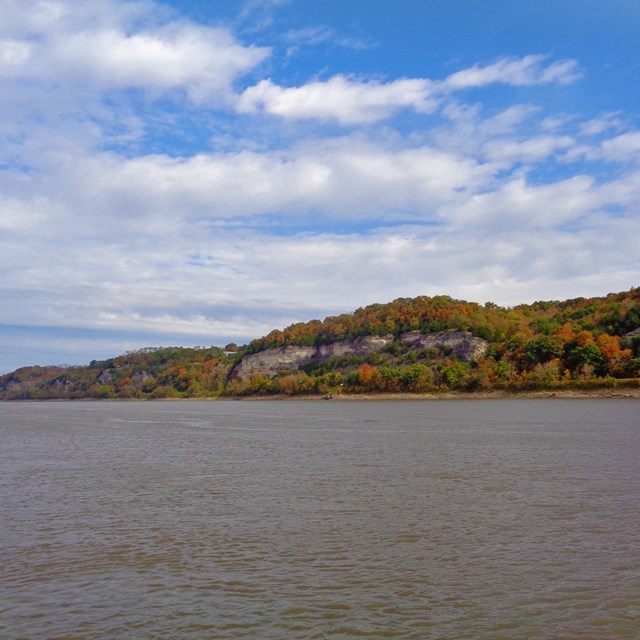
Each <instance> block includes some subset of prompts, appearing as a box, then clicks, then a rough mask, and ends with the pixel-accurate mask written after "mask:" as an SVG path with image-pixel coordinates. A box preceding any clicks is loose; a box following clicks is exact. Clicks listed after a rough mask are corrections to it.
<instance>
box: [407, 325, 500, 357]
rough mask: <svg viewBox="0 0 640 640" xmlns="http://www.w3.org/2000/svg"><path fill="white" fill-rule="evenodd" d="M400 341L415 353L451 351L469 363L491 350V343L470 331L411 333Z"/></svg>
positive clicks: (453, 354)
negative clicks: (428, 350)
mask: <svg viewBox="0 0 640 640" xmlns="http://www.w3.org/2000/svg"><path fill="white" fill-rule="evenodd" d="M400 340H401V341H402V342H403V343H404V344H405V345H406V346H407V347H409V349H410V350H412V351H415V350H419V349H441V348H445V349H451V355H452V356H455V357H456V358H458V360H464V361H465V362H469V361H470V360H477V359H478V358H481V357H482V356H483V355H484V354H485V353H486V352H487V349H488V348H489V343H488V342H487V341H486V340H483V339H482V338H478V337H477V336H474V335H473V334H472V333H469V332H468V331H441V332H439V333H432V334H428V335H424V334H422V333H420V331H409V332H408V333H403V334H402V335H401V336H400Z"/></svg>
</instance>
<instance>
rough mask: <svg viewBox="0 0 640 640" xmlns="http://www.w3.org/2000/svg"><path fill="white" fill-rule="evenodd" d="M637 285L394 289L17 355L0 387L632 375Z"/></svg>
mask: <svg viewBox="0 0 640 640" xmlns="http://www.w3.org/2000/svg"><path fill="white" fill-rule="evenodd" d="M639 372H640V289H638V288H633V289H631V290H629V291H626V292H621V293H612V294H609V295H607V296H604V297H598V298H575V299H571V300H564V301H560V300H553V301H544V302H535V303H533V304H530V305H518V306H516V307H512V308H504V307H500V306H498V305H495V304H492V303H487V304H485V305H480V304H477V303H473V302H465V301H463V300H455V299H453V298H450V297H449V296H435V297H427V296H420V297H417V298H400V299H398V300H394V301H393V302H390V303H388V304H373V305H369V306H367V307H364V308H360V309H357V310H356V311H354V312H353V313H350V314H342V315H338V316H331V317H328V318H325V319H324V320H322V321H320V320H312V321H310V322H306V323H296V324H293V325H291V326H290V327H287V328H285V329H283V330H274V331H272V332H271V333H269V334H268V335H267V336H264V337H262V338H259V339H257V340H254V341H253V342H251V343H250V344H249V345H246V346H243V347H240V348H239V349H238V351H237V352H232V353H229V352H225V351H223V350H222V349H220V348H218V347H210V348H191V349H188V348H180V347H170V348H157V349H142V350H140V351H136V352H132V353H127V354H125V355H121V356H118V357H115V358H111V359H109V360H105V361H93V362H91V363H90V364H89V365H88V366H81V367H65V368H61V367H24V368H22V369H18V370H17V371H14V372H13V373H9V374H6V375H4V376H2V377H0V399H3V400H11V399H52V398H60V399H79V398H169V397H176V398H180V397H215V396H219V395H231V396H233V395H236V396H237V395H240V396H242V395H251V394H282V393H284V394H288V395H295V394H301V393H308V394H309V393H315V394H337V393H343V392H351V393H361V392H378V391H384V392H399V391H403V392H416V393H419V392H426V391H429V392H438V391H444V390H449V389H459V390H466V391H474V390H487V389H507V390H508V389H514V390H515V389H517V390H526V389H556V388H558V389H560V388H567V387H569V388H571V387H593V386H596V387H597V386H616V385H622V384H628V385H637V384H638V383H639V379H638V375H639Z"/></svg>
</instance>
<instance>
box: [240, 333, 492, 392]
mask: <svg viewBox="0 0 640 640" xmlns="http://www.w3.org/2000/svg"><path fill="white" fill-rule="evenodd" d="M394 342H396V339H395V338H394V336H393V335H391V334H389V335H385V336H359V337H358V338H355V339H354V340H336V341H335V342H330V343H328V344H322V345H317V346H298V345H289V346H284V347H279V348H274V349H265V350H264V351H259V352H258V353H250V354H247V355H245V356H243V358H242V359H241V360H240V361H239V362H238V364H237V365H236V366H235V368H234V370H233V372H232V377H233V378H234V379H236V380H240V381H243V380H249V379H250V378H251V377H252V376H256V375H260V376H265V377H271V376H274V375H277V374H278V373H280V372H283V371H288V372H295V371H298V370H300V368H301V367H302V366H304V365H306V364H309V363H314V362H322V361H324V360H330V359H332V358H341V357H344V356H367V355H369V354H372V353H380V352H382V351H384V350H385V349H388V348H389V347H391V346H392V345H393V344H394ZM397 342H398V343H399V344H401V345H402V346H403V347H404V348H405V349H406V350H407V351H420V350H424V349H440V350H445V351H447V352H449V353H450V354H451V355H452V356H455V357H456V358H457V359H458V360H462V361H463V362H469V361H471V360H477V359H478V358H481V357H482V356H483V355H484V354H485V353H486V352H487V349H488V348H489V343H488V342H487V341H486V340H483V339H482V338H478V337H477V336H474V335H473V334H471V333H469V332H468V331H440V332H437V333H434V334H430V335H424V334H422V333H421V332H420V331H408V332H406V333H403V334H402V335H400V336H399V338H398V339H397Z"/></svg>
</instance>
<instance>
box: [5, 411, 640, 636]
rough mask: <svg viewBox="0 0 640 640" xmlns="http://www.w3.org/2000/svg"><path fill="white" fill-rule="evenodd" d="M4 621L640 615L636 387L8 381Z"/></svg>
mask: <svg viewBox="0 0 640 640" xmlns="http://www.w3.org/2000/svg"><path fill="white" fill-rule="evenodd" d="M0 437H1V438H2V445H1V447H2V448H1V455H0V551H1V557H0V638H2V640H18V639H21V640H22V639H24V640H41V639H42V640H44V639H46V640H62V639H65V640H72V639H73V640H80V639H98V638H100V639H105V640H106V639H109V640H111V639H120V638H124V639H132V640H133V639H136V640H138V639H149V640H159V639H162V640H164V639H167V640H169V639H171V640H174V639H182V638H185V639H192V638H194V639H195V638H197V639H200V638H202V639H208V638H212V639H213V638H215V639H219V638H221V639H227V638H229V639H231V638H233V639H236V638H251V639H255V640H268V639H279V638H283V639H289V638H293V639H295V638H305V639H307V638H322V639H324V638H402V639H416V640H422V639H425V640H429V639H454V640H462V639H470V640H471V639H473V640H476V639H487V640H489V639H491V640H499V639H505V640H514V639H534V638H553V639H576V640H590V639H592V640H607V639H622V638H624V639H629V640H637V638H640V509H639V503H640V403H639V402H638V401H637V400H596V399H591V400H477V401H476V400H461V401H457V400H452V401H445V400H443V401H431V402H426V401H423V402H420V401H401V402H397V401H392V402H377V401H368V402H360V401H353V402H327V401H309V402H281V401H273V402H246V401H229V402H223V401H209V402H206V401H202V402H200V401H194V402H123V403H115V402H78V403H4V404H0Z"/></svg>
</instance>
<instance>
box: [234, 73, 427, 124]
mask: <svg viewBox="0 0 640 640" xmlns="http://www.w3.org/2000/svg"><path fill="white" fill-rule="evenodd" d="M430 87H431V82H430V81H429V80H425V79H402V80H395V81H393V82H389V83H380V82H373V81H371V82H359V81H357V80H352V79H349V78H346V77H344V76H334V77H333V78H331V79H329V80H327V81H326V82H311V83H309V84H306V85H304V86H302V87H291V88H284V87H280V86H278V85H276V84H274V83H273V82H272V81H271V80H261V81H260V82H259V83H258V84H257V85H255V86H253V87H249V88H248V89H246V90H245V91H244V93H243V94H242V95H241V96H240V98H239V100H238V104H237V108H238V111H240V112H241V113H255V112H256V111H260V110H263V111H264V112H266V113H269V114H272V115H277V116H281V117H283V118H293V119H309V118H317V119H320V120H335V121H337V122H339V123H340V124H343V125H352V124H369V123H372V122H376V121H378V120H382V119H383V118H386V117H388V116H390V115H391V114H392V113H394V112H395V111H397V110H399V109H403V108H411V109H414V110H416V111H418V112H421V113H430V112H432V111H433V110H434V109H435V107H436V102H435V101H434V100H433V98H432V97H431V95H430V93H431V92H430Z"/></svg>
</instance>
